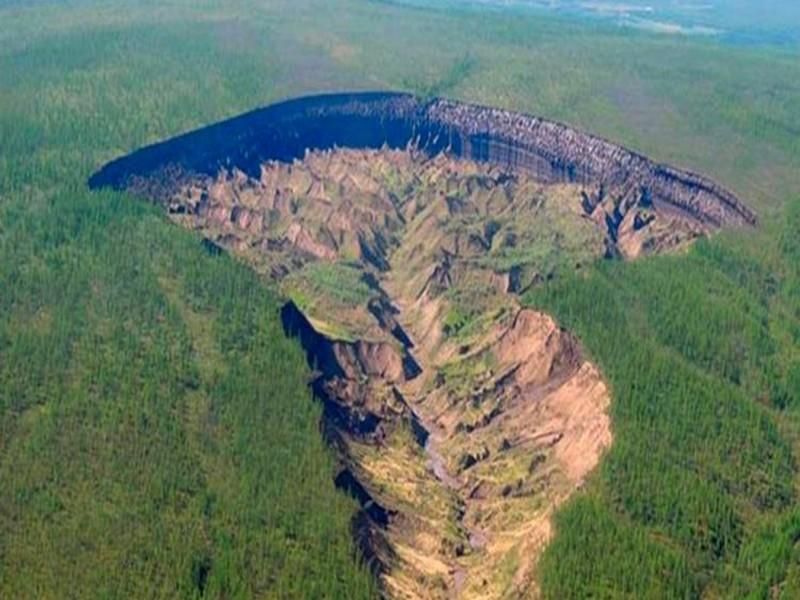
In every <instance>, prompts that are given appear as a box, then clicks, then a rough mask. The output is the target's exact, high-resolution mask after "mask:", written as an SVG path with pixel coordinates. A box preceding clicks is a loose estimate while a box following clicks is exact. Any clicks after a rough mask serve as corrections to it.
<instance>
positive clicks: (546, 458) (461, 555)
mask: <svg viewBox="0 0 800 600" xmlns="http://www.w3.org/2000/svg"><path fill="white" fill-rule="evenodd" d="M630 197H631V195H630V194H628V195H627V197H626V199H625V201H620V198H619V197H614V196H613V195H611V194H607V193H605V190H604V189H603V188H602V186H592V185H590V184H581V185H579V184H575V183H559V184H553V183H550V184H543V183H541V182H538V181H536V180H535V179H534V178H532V177H531V176H528V175H525V174H523V173H512V172H504V171H503V170H500V169H498V168H497V167H491V166H487V165H482V164H478V163H475V162H472V161H466V160H455V159H453V158H451V157H448V156H446V155H444V154H440V155H437V156H435V157H428V156H426V155H424V154H422V153H420V152H417V151H415V150H414V149H413V148H412V147H410V148H408V149H406V150H389V149H386V148H384V149H381V150H352V149H336V150H332V151H316V152H309V153H307V155H306V156H305V158H304V159H303V160H302V161H295V162H294V163H293V164H285V163H279V162H268V163H265V164H264V165H263V166H262V168H261V174H260V177H258V178H253V177H248V176H246V175H245V174H243V173H242V172H240V171H237V170H235V169H234V170H233V171H221V172H220V173H219V175H218V177H216V178H209V177H196V178H194V179H193V180H192V181H190V182H188V183H185V184H184V185H182V186H181V188H180V190H179V191H177V192H176V193H174V194H173V195H172V196H171V197H170V198H169V199H168V200H167V201H166V205H167V207H168V210H169V213H170V215H171V217H172V218H173V219H174V220H175V221H177V222H179V223H181V224H183V225H184V226H187V227H190V228H193V229H198V230H200V231H202V233H203V235H204V237H205V238H206V240H207V241H206V244H207V247H208V248H209V250H211V251H212V252H216V251H221V250H222V249H229V250H231V251H233V252H234V253H235V254H237V255H239V256H241V257H243V258H245V259H246V260H247V261H248V262H249V263H250V264H251V265H252V266H253V267H254V268H255V269H256V270H257V271H259V272H261V273H263V274H264V275H265V276H267V277H269V278H271V279H274V280H275V281H276V282H278V283H279V285H280V286H281V288H282V289H283V291H284V292H285V295H286V296H287V297H289V298H291V303H290V304H288V305H287V306H286V307H285V309H284V313H283V317H284V325H285V327H286V328H287V330H288V331H290V332H291V333H293V334H295V335H298V336H299V337H300V338H301V340H302V342H303V345H304V346H305V348H306V351H307V353H308V356H309V360H310V361H311V362H312V364H313V365H314V366H315V367H316V369H317V379H316V381H315V384H314V387H315V389H316V391H317V392H318V395H319V396H320V397H321V398H322V399H323V400H324V402H325V406H326V432H327V434H328V437H329V438H330V440H331V441H332V442H333V443H334V444H335V446H336V447H337V449H338V451H339V456H340V459H341V463H342V471H341V473H340V475H339V476H338V478H337V483H338V484H339V485H340V486H341V487H343V488H346V489H348V490H349V491H350V492H351V493H353V494H354V495H355V496H356V497H357V498H358V499H359V500H360V501H361V503H362V506H363V508H364V510H363V512H362V515H361V517H360V519H359V522H358V523H357V524H356V535H357V537H358V540H359V543H360V544H361V546H362V549H363V550H364V552H365V553H366V554H367V555H368V556H369V557H370V558H371V560H372V561H373V565H374V567H375V568H376V570H377V571H378V572H379V573H380V577H381V580H382V583H383V586H384V589H385V591H386V593H387V595H389V596H392V597H398V598H406V597H410V598H436V597H442V598H444V597H454V596H457V597H463V598H501V597H519V596H524V595H535V594H536V590H537V587H536V583H535V570H536V562H537V559H538V557H539V555H540V553H541V550H542V549H543V547H544V545H545V544H546V542H547V541H548V540H549V538H550V536H551V525H550V517H551V515H552V513H553V511H554V510H555V508H557V507H558V506H559V505H560V504H561V503H563V502H564V501H565V500H566V499H567V498H568V497H569V496H570V494H571V493H572V492H573V491H575V490H576V489H578V488H580V487H581V486H582V485H583V483H584V481H585V478H586V477H587V475H588V474H589V473H590V472H591V470H592V469H593V468H594V467H595V466H596V464H597V463H598V461H599V458H600V456H601V455H602V453H603V451H604V450H605V449H606V448H608V447H609V445H610V444H611V439H612V436H611V430H610V420H609V417H608V414H607V409H608V406H609V403H610V395H609V391H608V388H607V386H606V384H605V382H604V380H603V378H602V376H601V375H600V373H599V372H598V370H597V368H596V367H595V366H594V365H592V364H591V363H590V362H588V361H587V360H586V359H585V358H584V357H583V356H582V352H581V349H580V346H579V344H578V343H577V341H576V340H575V338H573V337H572V336H571V335H570V334H569V333H568V332H565V331H563V330H562V329H560V328H559V327H558V325H557V324H556V323H555V322H554V321H553V319H551V318H550V317H548V316H547V315H545V314H542V313H539V312H536V311H533V310H530V309H523V308H521V306H520V303H519V300H518V295H519V294H520V293H522V292H525V291H527V290H530V289H531V288H534V287H535V286H537V285H538V284H539V283H541V282H544V281H546V280H549V279H552V278H554V277H558V276H559V274H562V273H565V272H572V271H574V270H576V269H581V268H582V266H585V265H588V264H590V263H591V262H593V261H594V260H596V259H597V258H598V257H601V256H606V257H622V258H628V259H630V258H635V257H637V256H639V255H641V254H644V253H652V252H658V251H675V250H679V249H681V248H683V247H685V246H686V245H687V244H688V243H690V242H691V241H692V240H694V239H695V238H697V237H699V236H701V235H703V234H705V233H707V232H708V226H707V225H704V224H703V223H702V222H701V221H700V220H698V219H696V218H693V217H692V216H691V215H690V214H688V213H686V212H683V211H680V210H677V209H675V208H674V207H669V206H666V205H664V206H656V205H654V203H653V201H652V199H651V198H649V197H648V195H647V194H646V193H642V194H640V195H638V196H633V197H634V201H631V200H630Z"/></svg>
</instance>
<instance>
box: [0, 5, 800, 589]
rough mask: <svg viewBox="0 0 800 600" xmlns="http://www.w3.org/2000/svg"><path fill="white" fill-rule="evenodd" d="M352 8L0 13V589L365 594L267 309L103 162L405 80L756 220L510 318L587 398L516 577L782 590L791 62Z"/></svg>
mask: <svg viewBox="0 0 800 600" xmlns="http://www.w3.org/2000/svg"><path fill="white" fill-rule="evenodd" d="M422 4H425V6H403V5H402V3H396V2H377V1H368V0H341V1H337V2H328V1H325V2H323V1H322V0H319V1H318V0H293V1H292V2H288V1H284V0H277V1H275V2H266V3H265V2H255V1H252V2H251V1H247V0H241V1H237V0H224V1H222V2H209V1H200V2H189V1H188V0H186V1H184V0H169V1H168V2H154V1H150V0H140V1H136V2H121V1H120V0H74V1H71V2H46V1H42V2H23V1H19V0H0V598H15V599H16V598H20V599H27V598H31V599H45V598H54V599H60V598H275V599H281V600H282V599H284V598H346V599H351V598H352V599H356V598H373V597H376V596H377V595H378V593H379V591H378V587H377V581H376V579H375V577H374V574H373V573H372V572H371V570H370V565H369V564H368V562H369V561H368V559H367V557H365V556H363V555H362V554H361V553H360V551H359V549H358V548H357V544H356V541H355V540H354V536H353V519H354V517H355V515H356V513H357V509H358V504H357V502H356V501H355V500H354V499H353V498H351V497H350V496H348V495H347V494H345V493H343V492H342V491H340V490H337V489H336V487H335V486H334V477H335V475H336V469H337V465H336V461H335V457H334V454H333V452H332V451H331V449H330V448H329V446H328V444H327V443H326V441H325V440H324V439H323V435H322V433H321V425H320V419H321V416H322V407H321V406H320V404H319V403H318V402H316V401H315V400H314V399H313V398H312V394H311V391H310V390H309V387H308V383H309V381H310V377H311V375H312V374H311V370H310V369H309V367H308V365H307V363H306V359H305V356H304V354H303V351H302V349H301V348H300V346H299V345H298V343H297V342H296V341H295V340H291V339H288V338H287V337H286V336H285V335H284V333H283V329H282V327H281V322H280V318H279V311H280V307H281V305H282V303H283V299H282V298H281V297H280V295H279V292H278V291H277V290H276V289H274V288H273V287H272V286H271V285H270V284H269V283H268V282H267V281H265V280H264V279H263V278H261V277H259V276H258V275H256V274H255V273H254V272H253V271H251V270H250V269H249V268H248V267H247V266H246V265H245V264H244V263H242V262H241V261H238V260H236V259H235V258H234V257H232V256H230V255H228V254H227V253H225V254H222V255H217V254H216V253H212V252H209V251H208V250H207V249H206V248H205V247H204V246H203V245H202V244H201V243H200V241H201V240H200V238H199V237H198V236H196V235H194V234H193V233H192V232H190V231H186V230H183V229H181V228H178V227H176V226H174V225H172V224H170V223H169V222H168V220H167V218H166V217H165V216H164V215H163V214H162V211H161V210H158V209H157V208H156V207H153V206H150V205H148V204H146V203H144V202H141V201H139V200H136V199H134V198H131V197H129V196H127V195H125V194H121V193H114V192H109V191H103V192H90V191H89V190H88V188H87V185H86V181H87V178H88V177H89V176H90V175H91V174H92V173H93V172H94V171H96V170H97V169H98V168H99V167H100V166H102V165H103V164H104V163H105V162H107V161H109V160H112V159H114V158H116V157H118V156H120V155H123V154H126V153H128V152H131V151H132V150H134V149H136V148H139V147H141V146H143V145H146V144H148V143H154V142H156V141H159V140H162V139H165V138H167V137H170V136H172V135H176V134H178V133H181V132H184V131H188V130H191V129H194V128H196V127H200V126H202V125H205V124H209V123H213V122H216V121H219V120H221V119H223V118H227V117H230V116H233V115H236V114H239V113H242V112H244V111H246V110H248V109H251V108H254V107H257V106H262V105H265V104H268V103H270V102H273V101H277V100H279V99H283V98H287V97H291V96H295V95H300V94H303V93H314V92H322V91H334V90H342V89H372V88H379V89H402V90H407V91H413V92H417V93H420V94H436V95H443V96H450V97H454V98H459V99H463V100H468V101H472V102H480V103H484V104H492V105H497V106H502V107H507V108H513V109H517V110H525V111H528V112H532V113H535V114H541V115H543V116H547V117H549V118H553V119H559V120H564V121H569V122H570V123H574V124H575V125H577V126H579V127H581V128H585V129H587V130H591V131H593V132H596V133H598V134H599V135H603V136H605V137H608V138H612V139H615V140H617V141H619V142H620V143H625V144H626V145H628V146H630V147H632V148H635V149H637V150H640V151H642V152H647V153H649V154H650V155H653V156H654V158H656V159H657V160H663V161H669V162H674V163H675V164H679V165H683V166H686V167H692V168H695V169H697V170H700V171H702V172H706V173H708V174H709V175H711V176H713V177H715V178H717V179H719V180H720V181H722V182H723V183H724V184H725V185H727V186H729V187H730V188H731V189H733V190H735V191H736V192H737V193H738V194H739V195H740V197H742V198H743V199H744V200H745V201H746V202H747V203H748V204H749V205H750V206H752V207H753V208H754V209H755V210H756V211H757V212H758V213H759V216H760V222H759V225H758V227H757V228H756V229H754V230H747V231H744V230H736V231H728V232H724V233H721V234H719V235H717V236H715V237H713V238H712V239H709V240H703V241H700V242H698V243H697V244H695V245H694V246H693V247H692V248H691V249H689V250H687V251H684V252H680V253H676V254H671V255H666V256H658V257H652V258H647V259H644V260H641V261H637V262H632V263H626V262H623V261H618V260H600V261H598V262H597V263H596V264H593V265H591V266H588V267H584V268H581V269H580V270H578V271H576V272H574V273H565V274H564V275H561V274H560V275H559V277H557V278H555V279H553V280H552V281H548V282H547V283H545V284H542V285H540V286H537V287H535V288H534V289H533V290H531V291H530V292H528V293H527V294H526V295H525V296H524V298H523V300H524V303H525V304H526V305H528V306H532V307H535V308H538V309H541V310H545V311H547V312H548V313H550V314H552V315H553V316H554V317H555V318H556V319H557V320H558V322H559V324H560V325H561V326H563V327H565V328H567V329H569V330H570V331H571V332H573V333H574V334H575V335H576V336H577V338H578V339H579V340H580V344H581V346H582V348H583V350H584V351H585V352H586V354H587V355H588V356H589V357H590V358H591V359H592V360H593V361H594V362H595V363H596V364H597V365H598V366H599V367H600V368H601V370H602V372H603V374H604V376H605V378H606V379H607V383H608V385H609V387H610V390H611V393H612V398H613V401H612V405H611V417H612V429H613V433H614V443H613V446H612V447H611V449H610V450H609V451H608V453H607V455H606V456H604V458H603V460H602V462H601V464H600V466H599V467H598V468H597V470H596V471H595V472H594V473H593V474H592V476H591V477H590V478H589V480H588V481H587V483H586V485H585V486H584V488H583V489H582V490H581V491H580V492H579V493H578V494H576V495H575V496H574V497H572V498H571V499H570V500H569V501H568V503H567V504H566V505H565V506H564V507H562V508H561V509H560V510H559V511H558V512H557V514H556V516H555V520H554V525H555V536H554V538H553V540H552V542H551V543H550V545H549V546H548V548H547V550H546V551H545V553H544V555H543V557H542V559H541V562H540V563H539V566H538V570H537V577H538V580H539V582H540V587H541V592H542V594H543V595H544V596H545V597H548V598H553V599H557V600H561V599H566V598H589V597H591V598H653V599H660V598H764V599H768V598H769V599H772V598H787V599H789V598H797V597H800V545H798V544H800V542H798V540H800V510H799V509H798V506H799V505H800V504H799V503H798V500H799V499H800V496H799V494H800V488H799V487H798V484H800V472H799V469H800V463H798V461H799V460H800V198H799V197H798V193H800V135H799V134H798V132H800V61H798V60H797V58H798V57H797V49H796V48H794V47H788V48H787V47H781V48H772V47H762V46H758V45H753V46H750V45H735V44H730V45H726V44H723V43H719V42H715V41H713V40H712V41H709V40H700V39H691V38H682V37H675V36H670V35H660V34H652V33H649V32H648V33H643V32H639V31H631V30H627V29H617V28H614V27H611V26H609V25H607V24H604V23H590V24H581V23H579V22H576V21H572V20H569V19H561V18H559V17H553V16H548V17H541V16H539V17H535V16H526V15H522V16H520V15H506V14H504V13H502V11H492V12H489V13H481V12H475V11H474V10H465V11H461V10H456V11H451V10H448V11H445V10H439V9H437V8H435V7H431V6H429V5H428V4H429V3H422Z"/></svg>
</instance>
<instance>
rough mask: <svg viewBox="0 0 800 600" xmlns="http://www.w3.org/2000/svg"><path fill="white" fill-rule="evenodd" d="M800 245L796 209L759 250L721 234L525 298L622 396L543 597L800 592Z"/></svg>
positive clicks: (546, 562) (552, 553) (547, 568)
mask: <svg viewBox="0 0 800 600" xmlns="http://www.w3.org/2000/svg"><path fill="white" fill-rule="evenodd" d="M799 232H800V203H796V204H794V205H793V206H792V207H791V208H790V210H789V213H788V215H787V218H786V220H785V222H784V223H783V224H782V225H780V226H774V227H770V228H769V229H768V231H767V232H765V233H768V234H769V235H768V236H764V237H763V238H761V239H760V242H761V244H760V246H759V247H757V248H756V247H755V246H754V245H753V242H752V240H747V239H743V236H746V235H748V234H746V233H739V234H737V235H727V236H721V237H719V238H717V239H714V240H712V241H704V242H701V243H698V244H697V245H696V246H695V247H694V248H692V250H691V251H690V252H689V253H688V255H687V256H662V257H657V258H652V259H648V260H644V261H641V262H637V263H634V264H623V263H618V262H616V263H612V262H604V263H601V264H599V265H597V266H596V267H595V268H593V269H591V271H590V272H588V273H578V274H576V275H574V276H573V277H570V278H565V279H562V280H561V281H559V282H557V283H555V284H553V285H550V286H546V287H543V288H540V289H538V290H536V291H534V292H533V293H532V294H530V295H529V296H528V297H527V301H528V302H529V303H531V304H532V305H534V306H537V307H541V308H544V309H545V310H548V311H550V312H552V313H553V314H554V315H556V316H557V317H558V318H559V319H560V320H561V323H562V324H563V325H564V326H565V327H567V328H569V329H570V330H572V331H574V332H576V333H577V334H578V336H579V337H580V339H581V340H582V342H583V343H584V345H585V347H586V349H587V350H588V352H589V354H590V355H591V356H593V357H594V358H595V360H596V361H597V362H598V364H599V365H600V367H601V369H602V371H603V373H604V374H605V375H606V376H607V378H608V380H609V383H610V384H611V389H612V394H613V398H614V401H613V408H612V416H613V426H614V445H613V446H612V449H611V451H610V452H609V453H608V455H607V457H606V459H605V460H604V462H603V464H602V467H601V468H600V470H599V472H598V473H596V475H595V478H594V480H593V481H592V482H591V484H590V485H589V486H588V489H587V491H586V493H585V494H583V495H581V496H580V497H578V498H576V499H575V500H574V501H572V502H571V503H570V504H569V506H568V507H567V508H565V509H564V510H563V511H562V512H561V514H560V515H559V516H558V518H557V528H558V535H557V537H556V540H555V542H554V543H553V544H552V546H550V548H549V549H548V551H547V552H546V554H545V557H544V559H543V561H542V564H541V575H542V581H543V584H544V587H545V590H546V591H547V592H548V595H549V596H551V597H553V598H564V597H588V596H589V595H590V594H589V592H590V591H592V590H595V591H597V590H599V591H600V593H599V595H600V596H601V597H603V596H605V595H608V596H611V597H615V596H618V595H619V594H620V593H625V594H629V595H630V596H631V597H635V598H665V597H671V598H686V597H697V596H699V595H700V594H701V592H705V593H713V594H715V595H720V596H722V597H730V598H742V597H754V598H760V597H783V598H796V597H797V596H798V594H800V570H798V567H800V563H798V559H800V547H796V546H795V544H796V543H797V540H798V539H800V511H798V509H797V490H796V487H797V486H796V479H797V460H796V447H794V446H796V440H797V435H798V433H800V429H798V422H797V415H798V411H799V410H800V287H799V286H800V235H799ZM793 443H794V444H793ZM772 593H774V594H777V595H772V596H770V594H772Z"/></svg>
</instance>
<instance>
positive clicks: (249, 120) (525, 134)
mask: <svg viewBox="0 0 800 600" xmlns="http://www.w3.org/2000/svg"><path fill="white" fill-rule="evenodd" d="M409 145H414V146H416V147H417V148H419V149H420V150H423V151H424V152H426V153H428V154H429V155H435V154H438V153H440V152H448V153H450V154H452V155H454V156H456V157H460V158H468V159H472V160H477V161H484V162H489V163H492V164H495V165H497V166H500V167H504V168H512V169H518V170H523V171H526V172H528V173H530V174H533V175H535V176H536V177H537V178H538V179H540V180H541V181H544V182H548V183H553V182H571V183H582V184H587V183H594V184H597V185H599V186H600V190H601V192H600V193H601V195H603V194H612V193H613V194H614V195H615V196H616V197H617V198H619V199H620V201H621V203H622V204H630V203H635V202H640V201H641V200H642V198H645V199H646V200H647V201H650V202H653V203H666V204H668V205H671V206H673V207H676V208H678V209H680V210H682V211H685V212H687V213H688V214H690V215H691V216H692V217H694V218H696V219H698V220H700V221H702V222H703V223H704V224H705V225H707V226H711V227H722V226H729V225H745V224H749V225H754V224H755V223H756V215H755V214H754V213H753V212H752V211H751V210H750V209H749V208H747V207H746V206H745V205H744V204H743V203H742V202H740V201H739V200H738V199H737V198H736V197H735V196H734V195H733V194H732V193H731V192H729V191H727V190H725V189H724V188H723V187H722V186H720V185H718V184H716V183H715V182H713V181H711V180H709V179H707V178H705V177H702V176H700V175H697V174H694V173H691V172H688V171H684V170H681V169H676V168H673V167H669V166H666V165H661V164H657V163H655V162H653V161H651V160H649V159H648V158H645V157H644V156H641V155H640V154H637V153H635V152H632V151H630V150H627V149H625V148H623V147H621V146H618V145H616V144H612V143H611V142H608V141H606V140H603V139H601V138H598V137H595V136H593V135H590V134H588V133H584V132H582V131H579V130H577V129H574V128H571V127H569V126H567V125H563V124H560V123H555V122H552V121H548V120H545V119H540V118H537V117H533V116H529V115H524V114H520V113H515V112H511V111H507V110H501V109H496V108H486V107H481V106H475V105H471V104H463V103H458V102H453V101H450V100H442V99H435V100H431V101H423V100H421V99H418V98H416V97H414V96H410V95H407V94H396V93H385V92H375V93H359V94H337V95H323V96H314V97H309V98H301V99H297V100H290V101H287V102H283V103H280V104H276V105H274V106H270V107H267V108H264V109H260V110H256V111H253V112H251V113H247V114H245V115H242V116H240V117H236V118H234V119H231V120H229V121H225V122H223V123H220V124H217V125H213V126H210V127H207V128H204V129H201V130H199V131H196V132H193V133H189V134H187V135H184V136H180V137H177V138H174V139H172V140H170V141H167V142H165V143H162V144H157V145H155V146H150V147H148V148H144V149H142V150H140V151H138V152H135V153H134V154H131V155H130V156H127V157H125V158H122V159H120V160H118V161H115V162H112V163H110V164H109V165H107V166H106V167H104V168H103V169H102V170H101V171H100V172H99V173H97V174H96V175H94V176H93V177H92V178H91V180H90V186H91V187H101V186H111V187H115V188H117V189H122V188H126V187H130V184H131V180H132V179H137V178H148V179H149V180H150V182H151V186H150V187H149V189H148V190H147V192H148V193H149V194H150V195H158V196H164V195H166V196H168V195H171V193H173V192H174V191H175V190H174V187H170V185H173V186H174V185H175V184H176V182H177V181H178V180H179V179H181V178H185V177H187V176H188V177H191V176H194V175H197V174H202V175H208V176H210V177H215V176H216V175H217V173H218V172H219V170H220V169H229V168H233V167H236V168H238V169H240V170H241V171H243V172H245V173H247V174H248V175H250V176H252V177H258V173H259V169H260V167H261V165H262V164H263V163H265V162H267V161H272V160H276V161H281V162H289V161H291V160H293V159H299V158H302V157H303V155H304V154H305V152H306V151H307V150H309V149H318V150H324V149H330V148H334V147H349V148H373V149H377V148H381V147H383V146H388V147H389V148H395V149H397V148H406V147H408V146H409ZM158 172H166V173H169V174H170V178H168V179H167V180H164V179H162V178H159V180H160V181H161V182H162V183H164V182H165V181H168V182H169V183H168V184H167V188H166V189H164V190H157V189H155V188H153V187H152V182H153V181H154V180H153V176H154V175H155V174H157V173H158ZM601 199H602V198H601Z"/></svg>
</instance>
